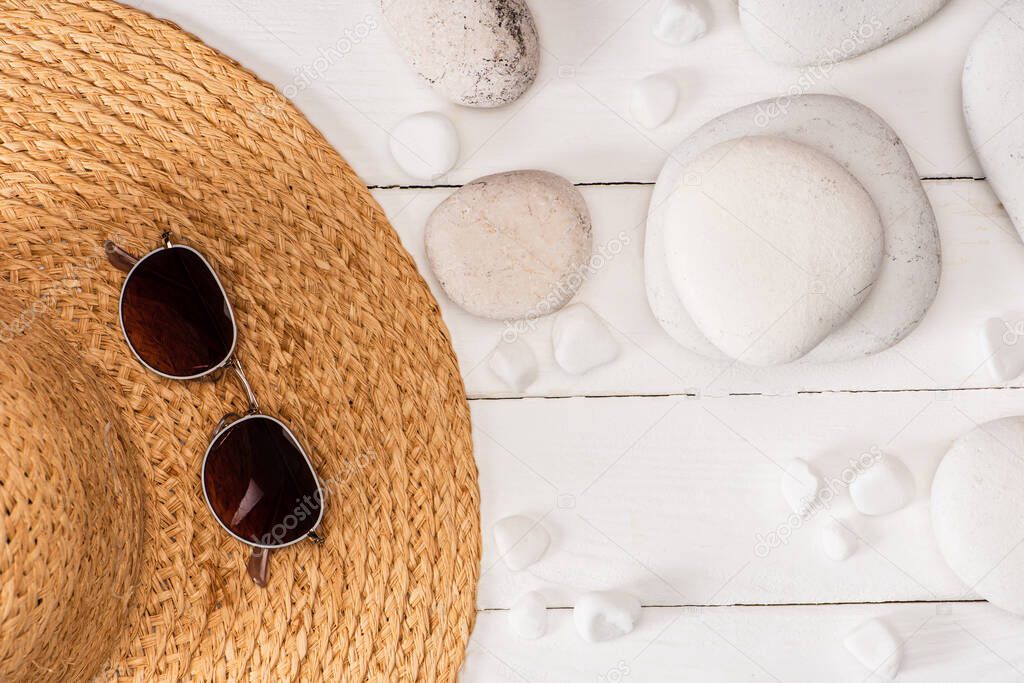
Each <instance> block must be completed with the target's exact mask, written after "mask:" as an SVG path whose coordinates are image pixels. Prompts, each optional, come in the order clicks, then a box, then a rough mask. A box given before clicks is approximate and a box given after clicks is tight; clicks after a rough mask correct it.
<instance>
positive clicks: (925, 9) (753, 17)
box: [739, 0, 948, 66]
mask: <svg viewBox="0 0 1024 683" xmlns="http://www.w3.org/2000/svg"><path fill="white" fill-rule="evenodd" d="M947 1H948V0H900V1H899V2H893V1H892V0H857V1H856V2H847V3H843V4H842V5H837V4H835V3H829V2H821V0H740V4H739V14H740V24H741V25H742V27H743V32H744V33H745V34H746V36H747V40H749V41H750V43H751V44H752V45H753V46H754V48H755V49H756V50H757V51H758V52H760V53H761V55H762V56H764V58H765V59H768V60H770V61H773V62H777V63H779V64H789V65H793V66H807V65H811V64H814V65H821V64H834V63H836V62H841V61H843V60H845V59H851V58H853V57H856V56H857V55H860V54H863V53H865V52H868V51H870V50H874V49H876V48H879V47H881V46H882V45H885V44H886V43H889V42H891V41H893V40H896V39H897V38H899V37H900V36H902V35H904V34H905V33H907V32H909V31H911V30H912V29H914V28H916V27H917V26H919V25H920V24H922V23H924V22H925V21H926V20H927V19H928V18H929V17H931V16H932V15H933V14H935V13H936V12H937V11H939V9H940V8H941V7H942V6H943V5H945V4H946V2H947Z"/></svg>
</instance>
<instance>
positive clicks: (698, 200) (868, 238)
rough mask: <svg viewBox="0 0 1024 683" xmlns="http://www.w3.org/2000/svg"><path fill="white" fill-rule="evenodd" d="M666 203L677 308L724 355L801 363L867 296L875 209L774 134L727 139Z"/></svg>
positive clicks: (875, 251) (874, 264) (852, 182)
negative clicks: (684, 312)
mask: <svg viewBox="0 0 1024 683" xmlns="http://www.w3.org/2000/svg"><path fill="white" fill-rule="evenodd" d="M684 177H690V178H691V179H693V178H699V182H686V181H685V180H684V181H683V182H680V183H679V185H678V186H677V187H676V190H675V192H673V193H672V196H671V198H670V199H669V206H668V209H667V212H666V218H665V256H664V257H665V261H666V263H667V264H668V272H669V277H670V278H671V280H672V283H673V285H674V287H675V290H676V294H677V295H678V296H679V300H680V301H681V302H682V304H683V306H685V308H686V310H687V311H688V312H689V314H690V316H691V317H692V318H693V321H694V323H695V324H696V325H697V328H698V329H699V330H700V331H701V333H702V334H703V335H704V337H705V338H706V339H707V340H708V341H710V342H711V343H712V344H714V345H715V347H716V348H718V349H719V350H720V351H721V352H722V353H724V354H725V355H727V356H728V357H730V358H734V359H737V360H741V361H742V362H744V363H747V364H749V365H778V364H780V363H789V362H791V361H794V360H797V359H799V358H802V357H803V356H805V355H806V354H807V353H808V352H809V351H810V350H811V349H813V348H814V347H815V346H817V345H818V344H819V343H820V342H821V341H822V340H823V339H824V338H825V337H826V336H828V335H829V334H830V333H831V332H832V331H833V330H835V329H836V328H837V327H838V326H840V325H841V324H842V323H844V322H846V320H847V319H848V318H849V317H850V315H852V314H853V312H854V311H855V310H856V309H857V308H858V307H859V306H860V304H861V303H862V302H863V301H864V299H865V298H866V297H867V293H868V292H869V291H870V289H871V286H872V284H873V283H874V281H875V276H876V273H877V272H878V269H879V266H880V265H881V261H882V244H883V233H882V225H881V222H880V220H879V217H878V210H877V209H876V208H875V205H874V202H872V200H871V197H870V196H869V195H868V193H867V192H866V191H865V190H864V188H863V187H861V185H860V183H858V182H857V180H856V179H855V178H854V177H853V176H851V175H850V174H849V173H848V172H847V171H846V170H845V169H844V168H843V167H842V166H840V165H839V164H838V163H836V162H835V161H834V160H833V159H832V158H831V157H829V156H827V155H825V154H822V153H821V152H819V151H817V150H815V149H813V148H811V147H808V146H806V145H802V144H800V143H797V142H792V141H790V140H786V139H784V138H780V137H771V136H751V137H743V138H737V139H735V140H729V141H727V142H723V143H720V144H718V145H715V146H713V147H710V148H709V149H707V150H705V151H704V152H702V153H701V154H700V155H698V156H697V157H696V158H695V159H693V161H691V162H690V163H689V164H688V165H687V166H686V171H685V175H684Z"/></svg>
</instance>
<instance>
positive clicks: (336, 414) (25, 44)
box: [0, 0, 480, 681]
mask: <svg viewBox="0 0 1024 683" xmlns="http://www.w3.org/2000/svg"><path fill="white" fill-rule="evenodd" d="M0 223H2V227H0V299H2V300H3V301H9V302H16V303H15V304H14V305H13V308H12V307H11V305H8V306H6V307H4V308H2V309H0V341H7V340H10V341H7V343H6V344H2V346H3V352H2V355H0V388H2V391H0V401H2V402H3V403H2V405H0V429H2V430H3V433H0V443H4V445H5V447H6V449H5V450H3V451H0V457H2V458H3V459H4V464H3V465H2V466H0V477H2V480H0V496H2V498H3V501H4V510H3V515H4V516H3V517H0V520H2V522H3V526H2V530H3V532H4V534H5V535H6V536H7V540H8V544H7V551H6V552H5V553H4V554H3V555H0V558H2V564H0V594H2V595H3V603H2V605H3V612H0V680H5V681H6V680H19V679H21V680H33V681H38V680H69V679H80V678H87V677H88V676H90V675H97V676H98V677H99V678H100V679H101V680H112V679H119V678H123V679H133V680H145V681H149V680H218V681H223V680H232V681H234V680H261V681H262V680H275V681H276V680H330V681H363V680H386V681H397V680H454V679H455V677H456V673H457V671H458V669H459V667H460V665H461V663H462V660H463V656H464V649H465V645H466V642H467V640H468V637H469V633H470V630H471V628H472V625H473V619H474V615H475V592H476V580H477V577H478V573H479V554H480V531H479V513H478V495H479V494H478V489H477V483H476V469H475V465H474V461H473V457H472V451H471V442H470V429H469V413H468V408H467V404H466V401H465V397H464V391H463V387H462V383H461V379H460V375H459V371H458V366H457V364H456V361H455V358H454V355H453V353H452V350H451V346H450V343H449V339H448V334H447V331H446V330H445V328H444V325H443V323H442V321H441V317H440V313H439V310H438V307H437V304H436V303H435V301H434V300H433V298H432V297H431V295H430V293H429V291H428V289H427V287H426V286H425V285H424V283H423V281H422V280H421V279H420V277H419V275H418V274H417V272H416V269H415V266H414V264H413V262H412V260H411V259H410V258H409V256H408V254H407V253H406V252H405V251H404V250H403V249H402V247H401V246H400V244H399V241H398V239H397V237H396V235H395V233H394V232H393V230H392V229H391V228H390V226H389V225H388V223H387V221H386V219H385V217H384V214H383V212H382V211H381V209H380V207H379V206H378V205H377V204H376V202H375V201H374V200H373V199H372V197H371V196H370V194H369V193H368V191H367V189H366V188H365V186H364V185H363V184H362V183H361V182H360V181H359V179H358V178H357V177H356V176H355V175H354V173H353V172H352V171H351V169H350V168H349V167H348V166H347V165H346V164H345V162H344V161H343V160H342V159H341V158H340V157H339V156H338V155H337V153H336V152H335V151H334V150H333V149H332V148H331V147H330V146H329V145H328V144H327V143H326V142H325V141H324V139H323V138H322V137H321V136H320V134H319V133H317V132H316V130H314V129H313V128H312V126H311V125H310V124H309V123H308V122H307V121H306V120H305V119H304V118H303V117H302V116H301V115H300V114H298V113H297V112H296V111H295V110H294V109H293V108H292V107H291V106H289V105H288V104H287V103H286V102H285V101H284V99H283V98H282V97H281V96H280V95H278V94H277V93H276V91H274V90H273V89H272V88H271V87H269V86H267V85H266V84H264V83H262V82H260V81H259V80H258V79H256V78H255V77H254V76H252V75H251V74H249V73H247V72H246V71H245V70H243V69H242V68H240V67H239V66H238V65H237V64H235V63H233V62H231V61H230V60H228V59H227V58H225V57H223V56H222V55H219V54H218V53H216V52H214V51H213V50H211V49H209V48H207V47H205V46H204V45H202V44H201V43H199V42H198V41H196V40H195V39H193V38H191V37H190V36H188V35H186V34H185V33H183V32H181V31H180V30H178V29H177V28H175V27H173V26H172V25H170V24H167V23H163V22H160V21H157V20H155V19H152V18H150V17H148V16H146V15H145V14H142V13H140V12H137V11H134V10H130V9H126V8H123V7H121V6H119V5H117V4H114V3H111V2H106V1H105V0H66V1H64V0H46V1H45V2H44V1H36V2H30V1H28V0H0ZM163 230H171V231H173V233H174V235H175V237H176V239H177V240H178V241H181V242H183V243H186V244H190V245H192V246H194V247H196V248H198V249H200V250H201V251H202V252H203V253H204V254H205V255H206V256H207V257H208V258H209V259H210V261H211V262H212V263H213V264H214V266H215V268H216V269H217V272H218V275H219V276H220V278H221V280H222V281H223V283H224V285H225V288H226V289H227V290H228V296H229V297H230V299H231V302H232V304H233V306H234V311H235V315H236V318H237V320H238V324H239V354H240V355H241V357H242V358H243V359H244V360H245V363H246V370H247V374H248V375H249V379H250V381H251V383H252V384H253V386H254V388H255V389H256V391H257V393H258V394H259V396H260V399H261V402H262V403H263V404H264V406H265V409H266V411H267V412H268V413H271V414H273V415H275V416H279V417H281V418H282V419H283V420H284V421H285V422H287V423H288V424H289V425H291V426H292V427H293V428H294V430H295V432H296V433H297V434H298V435H299V437H300V438H301V439H302V441H303V444H304V446H305V447H306V450H307V452H308V453H309V455H310V458H311V459H312V460H313V463H314V466H315V468H316V470H317V473H318V475H319V477H320V479H321V482H322V483H323V485H324V488H325V490H326V491H327V499H326V502H325V507H326V515H325V517H324V522H323V524H322V526H321V527H320V529H321V530H322V532H323V533H324V535H325V536H326V538H327V544H326V546H324V547H322V548H321V547H316V546H315V545H313V544H310V543H302V544H299V545H296V546H293V547H290V548H288V549H285V550H282V551H280V552H278V553H275V555H274V561H273V563H272V568H271V575H270V582H269V586H268V587H267V589H265V590H261V589H259V588H257V587H256V586H254V585H253V584H252V582H251V581H250V580H249V578H248V577H247V575H246V573H245V561H246V558H247V555H248V552H247V551H248V549H247V548H245V547H244V546H243V545H241V544H239V543H238V542H237V541H234V540H233V539H231V538H230V537H229V536H228V534H226V533H225V532H224V531H223V530H222V529H221V528H220V527H219V526H218V524H217V523H216V521H215V520H214V519H213V518H212V517H211V515H210V513H209V511H208V510H207V508H206V505H205V503H204V501H203V494H202V487H201V484H200V479H199V468H200V463H201V460H202V456H203V453H204V451H205V448H206V445H207V443H208V440H209V437H210V434H211V430H212V429H213V427H214V426H215V425H216V423H217V421H218V420H219V419H220V418H221V416H222V415H224V414H225V413H227V412H229V411H231V410H233V409H237V408H239V407H243V406H244V400H243V397H242V396H241V395H240V394H239V392H238V390H237V389H236V388H235V387H234V386H233V385H231V384H230V383H229V382H190V383H185V382H173V381H169V380H165V379H162V378H160V377H158V376H156V375H154V374H151V373H148V372H146V371H145V370H144V369H143V368H142V367H141V366H140V365H139V364H138V363H137V362H135V361H134V360H133V358H132V356H131V353H130V352H129V350H128V348H127V347H126V345H125V342H124V339H123V337H122V336H121V333H120V330H119V328H118V325H117V303H118V294H119V291H120V286H121V283H122V281H123V274H122V273H121V272H119V271H117V270H115V269H114V268H112V267H110V266H109V265H107V263H106V261H105V259H104V258H103V252H102V244H103V241H104V240H105V239H108V238H111V239H113V240H115V241H117V242H118V243H120V244H121V245H122V246H125V247H126V248H129V249H131V250H133V251H135V252H144V251H147V250H149V249H150V248H152V247H153V246H155V244H156V243H157V242H158V241H159V236H160V233H161V232H162V231H163ZM117 437H119V438H117ZM19 471H20V473H21V474H18V473H19ZM110 471H116V472H117V473H118V475H117V482H120V483H117V484H116V485H115V484H111V483H110V482H109V481H108V477H107V476H106V473H107V472H110ZM97 491H99V492H100V493H99V494H98V495H94V492H97ZM29 498H31V502H30V503H29V502H26V501H27V500H28V499H29ZM41 530H42V531H41ZM119 596H121V597H119ZM29 632H30V635H31V637H30V638H29V637H28V636H26V635H25V634H26V633H29Z"/></svg>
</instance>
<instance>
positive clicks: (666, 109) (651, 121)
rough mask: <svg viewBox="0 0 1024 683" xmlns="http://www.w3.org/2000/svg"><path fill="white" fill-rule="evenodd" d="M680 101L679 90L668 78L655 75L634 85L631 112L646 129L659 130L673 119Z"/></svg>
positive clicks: (630, 102)
mask: <svg viewBox="0 0 1024 683" xmlns="http://www.w3.org/2000/svg"><path fill="white" fill-rule="evenodd" d="M678 100H679V88H677V87H676V82H675V81H674V80H672V79H671V78H669V77H668V76H663V75H661V74H654V75H651V76H648V77H646V78H641V79H640V80H639V81H637V82H636V83H634V84H633V90H632V93H630V99H629V111H630V113H631V114H632V115H633V119H634V120H636V122H637V123H639V124H640V125H641V126H643V127H644V128H657V127H658V126H660V125H661V124H663V123H665V122H666V121H668V120H669V119H670V118H672V114H673V113H674V112H675V110H676V102H677V101H678Z"/></svg>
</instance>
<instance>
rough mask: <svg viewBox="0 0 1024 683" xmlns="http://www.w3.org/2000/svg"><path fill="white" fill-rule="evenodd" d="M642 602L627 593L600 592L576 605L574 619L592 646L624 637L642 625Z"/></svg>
mask: <svg viewBox="0 0 1024 683" xmlns="http://www.w3.org/2000/svg"><path fill="white" fill-rule="evenodd" d="M640 611H641V610H640V601H639V600H637V599H636V598H635V597H633V596H632V595H629V594H628V593H621V592H617V591H597V592H594V593H585V594H584V595H581V596H580V597H579V599H578V600H577V601H576V606H575V607H574V608H573V610H572V619H573V622H574V623H575V624H576V630H577V631H578V632H579V634H580V636H581V637H582V638H583V639H584V640H586V641H589V642H591V643H600V642H602V641H605V640H614V639H615V638H619V637H620V636H624V635H626V634H627V633H629V632H630V631H632V630H633V629H634V628H636V625H637V622H639V621H640Z"/></svg>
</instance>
